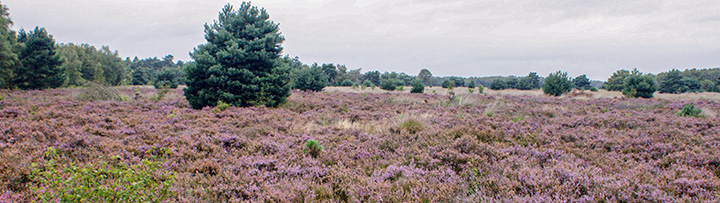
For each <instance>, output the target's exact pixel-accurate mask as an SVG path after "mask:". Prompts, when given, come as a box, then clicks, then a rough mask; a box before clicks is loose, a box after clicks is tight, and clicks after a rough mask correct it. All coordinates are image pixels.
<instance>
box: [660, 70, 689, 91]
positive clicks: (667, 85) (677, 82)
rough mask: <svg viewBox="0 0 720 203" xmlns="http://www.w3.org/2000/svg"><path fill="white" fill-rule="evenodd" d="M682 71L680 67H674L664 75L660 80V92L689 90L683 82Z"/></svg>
mask: <svg viewBox="0 0 720 203" xmlns="http://www.w3.org/2000/svg"><path fill="white" fill-rule="evenodd" d="M682 80H683V77H682V72H680V71H679V70H678V69H672V70H671V71H669V72H668V73H667V74H665V76H664V77H663V80H662V82H660V89H659V91H660V93H674V94H679V93H683V92H686V91H687V87H686V86H685V85H684V84H683V81H682Z"/></svg>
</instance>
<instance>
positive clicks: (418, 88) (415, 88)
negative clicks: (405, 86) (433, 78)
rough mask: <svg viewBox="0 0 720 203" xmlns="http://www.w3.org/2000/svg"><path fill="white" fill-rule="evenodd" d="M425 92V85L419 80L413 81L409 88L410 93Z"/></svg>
mask: <svg viewBox="0 0 720 203" xmlns="http://www.w3.org/2000/svg"><path fill="white" fill-rule="evenodd" d="M423 92H425V85H423V84H422V82H420V81H415V82H414V83H413V85H412V89H411V90H410V93H419V94H422V93H423Z"/></svg>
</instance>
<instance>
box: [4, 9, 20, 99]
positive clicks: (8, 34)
mask: <svg viewBox="0 0 720 203" xmlns="http://www.w3.org/2000/svg"><path fill="white" fill-rule="evenodd" d="M12 24H13V22H12V20H10V13H9V12H8V8H7V6H5V5H2V4H0V88H12V78H13V77H14V75H15V69H16V68H17V67H18V65H19V63H20V62H19V60H18V55H17V53H16V52H17V51H19V50H18V49H19V44H18V43H17V34H16V33H15V31H12V30H10V26H12Z"/></svg>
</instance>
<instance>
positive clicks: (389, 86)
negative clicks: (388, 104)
mask: <svg viewBox="0 0 720 203" xmlns="http://www.w3.org/2000/svg"><path fill="white" fill-rule="evenodd" d="M380 89H383V90H387V91H393V90H395V89H397V82H396V81H395V80H393V79H382V80H381V81H380Z"/></svg>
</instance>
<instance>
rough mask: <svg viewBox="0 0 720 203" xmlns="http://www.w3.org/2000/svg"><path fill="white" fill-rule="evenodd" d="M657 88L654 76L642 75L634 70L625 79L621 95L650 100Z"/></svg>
mask: <svg viewBox="0 0 720 203" xmlns="http://www.w3.org/2000/svg"><path fill="white" fill-rule="evenodd" d="M657 86H658V85H657V81H655V76H653V75H649V74H643V73H641V72H640V71H638V70H637V69H635V70H633V71H632V72H631V73H630V75H628V76H627V77H625V84H624V87H623V90H622V93H623V95H625V96H626V97H629V98H637V97H640V98H652V97H653V94H654V93H655V91H657Z"/></svg>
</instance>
